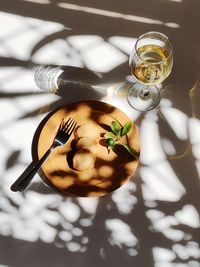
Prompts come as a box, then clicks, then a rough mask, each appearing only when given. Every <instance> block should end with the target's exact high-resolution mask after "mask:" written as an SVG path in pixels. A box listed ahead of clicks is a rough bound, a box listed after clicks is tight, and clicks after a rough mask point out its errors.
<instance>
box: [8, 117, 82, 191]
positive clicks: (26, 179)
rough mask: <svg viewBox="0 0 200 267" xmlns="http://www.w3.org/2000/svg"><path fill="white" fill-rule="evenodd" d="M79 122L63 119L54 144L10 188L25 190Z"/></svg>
mask: <svg viewBox="0 0 200 267" xmlns="http://www.w3.org/2000/svg"><path fill="white" fill-rule="evenodd" d="M76 125H77V123H76V122H75V121H74V120H73V119H72V118H69V119H68V120H67V121H66V122H65V121H64V120H63V119H62V121H61V123H60V125H59V128H58V131H57V133H56V136H55V138H54V140H53V143H52V145H51V146H50V148H49V149H48V150H47V151H46V153H45V154H44V155H43V156H42V157H41V159H40V160H38V161H37V162H32V163H31V164H30V165H29V166H28V167H27V169H26V170H25V171H24V172H23V173H22V174H21V175H20V177H19V178H18V179H17V180H16V181H15V182H14V183H13V184H12V185H11V187H10V189H11V190H12V191H15V192H16V191H20V192H22V191H24V190H25V189H26V187H27V186H28V185H29V183H30V182H31V180H32V179H33V177H34V176H35V174H36V173H37V171H38V170H39V168H40V167H41V166H42V164H43V163H44V161H45V160H46V159H47V157H48V156H49V155H50V153H51V152H52V151H53V150H54V149H55V148H56V147H57V146H61V145H64V144H65V143H66V142H67V141H68V140H69V138H70V136H71V134H72V133H73V131H74V129H75V128H76Z"/></svg>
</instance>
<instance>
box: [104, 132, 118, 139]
mask: <svg viewBox="0 0 200 267" xmlns="http://www.w3.org/2000/svg"><path fill="white" fill-rule="evenodd" d="M104 137H105V138H106V139H108V138H112V139H114V140H115V139H116V135H115V134H114V133H113V132H107V133H105V134H104Z"/></svg>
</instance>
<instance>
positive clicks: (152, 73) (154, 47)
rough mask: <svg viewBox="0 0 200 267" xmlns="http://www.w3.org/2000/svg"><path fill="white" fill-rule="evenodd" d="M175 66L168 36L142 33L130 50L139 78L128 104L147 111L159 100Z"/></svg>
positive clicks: (134, 72)
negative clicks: (161, 85) (161, 91)
mask: <svg viewBox="0 0 200 267" xmlns="http://www.w3.org/2000/svg"><path fill="white" fill-rule="evenodd" d="M172 65H173V51H172V45H171V44H170V41H169V39H168V37H167V36H166V35H164V34H163V33H159V32H147V33H144V34H142V35H141V36H140V37H139V38H138V40H137V41H136V44H135V46H134V48H133V50H132V52H131V55H130V58H129V66H130V68H131V73H132V75H133V76H134V78H135V79H136V82H135V83H133V84H132V85H131V86H130V88H129V92H128V96H127V100H128V103H129V104H130V105H131V106H132V107H133V108H134V109H136V110H139V111H148V110H151V109H153V108H154V107H156V106H157V105H158V104H159V102H160V90H159V89H158V88H157V86H156V85H158V84H161V83H162V82H163V81H164V80H165V79H166V78H167V77H168V75H169V74H170V72H171V69H172Z"/></svg>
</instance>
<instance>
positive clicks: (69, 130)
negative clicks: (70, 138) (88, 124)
mask: <svg viewBox="0 0 200 267" xmlns="http://www.w3.org/2000/svg"><path fill="white" fill-rule="evenodd" d="M76 125H77V123H76V122H75V121H74V120H73V123H72V125H71V126H70V128H68V129H67V134H69V135H71V134H72V132H73V131H74V129H75V128H76Z"/></svg>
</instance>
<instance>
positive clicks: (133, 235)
mask: <svg viewBox="0 0 200 267" xmlns="http://www.w3.org/2000/svg"><path fill="white" fill-rule="evenodd" d="M0 10H1V12H0V114H1V116H0V151H1V153H0V162H1V164H0V170H1V172H0V266H6V267H29V266H30V267H40V266H41V267H44V266H49V267H54V266H58V267H65V266H70V267H101V266H104V267H119V266H120V267H121V266H126V267H129V266H131V267H132V266H136V267H153V266H155V267H186V266H187V267H188V266H189V267H199V266H200V263H199V262H200V247H199V242H200V108H199V103H200V82H199V65H200V53H199V47H200V35H199V25H200V16H199V14H198V12H199V10H200V2H199V1H195V0H192V1H190V2H189V1H185V0H171V1H167V0H162V1H161V0H160V1H159V0H153V1H147V0H146V1H145V0H142V1H136V0H135V1H131V0H124V1H119V0H117V1H114V0H111V1H105V0H103V1H89V0H88V1H80V0H74V1H71V2H66V1H56V0H55V1H53V0H26V1H25V0H24V1H19V0H18V1H17V0H13V1H11V0H2V1H1V4H0ZM150 30H156V31H160V32H163V33H165V34H167V35H168V36H169V37H170V40H171V42H172V44H173V46H174V67H173V71H172V73H171V75H170V77H169V78H168V80H167V81H166V83H165V87H164V86H163V87H164V88H163V89H162V90H161V92H162V100H161V103H160V105H159V106H158V107H157V108H156V109H154V110H152V111H150V112H147V113H139V112H136V111H134V110H133V109H132V108H130V107H129V106H128V104H127V102H126V99H125V98H124V97H119V96H117V95H114V96H113V88H116V85H119V84H121V83H123V82H128V81H129V82H130V81H131V76H130V72H129V68H128V57H129V54H130V51H131V49H132V46H133V44H134V42H135V40H136V38H137V37H138V36H139V35H140V34H142V33H144V32H147V31H150ZM39 64H57V65H68V66H76V67H82V68H87V69H89V70H91V71H95V72H99V73H100V74H102V81H103V82H102V83H103V85H102V84H101V85H99V86H95V87H93V91H90V90H87V89H86V88H85V87H81V86H80V85H79V87H77V86H78V85H77V86H76V88H78V89H76V90H74V91H73V86H69V89H68V91H67V92H66V94H65V97H61V96H59V95H55V94H51V93H48V92H44V91H42V90H40V89H39V88H38V87H37V86H36V85H35V83H34V79H33V76H34V68H33V66H34V65H35V66H36V65H39ZM66 90H67V89H66ZM79 92H80V93H79ZM86 99H96V100H100V101H105V102H108V103H111V104H113V105H115V106H117V107H118V108H121V109H122V110H123V111H124V112H125V113H127V114H128V115H129V116H130V118H131V119H132V120H134V121H135V123H136V125H137V127H138V130H139V131H140V135H141V158H140V165H139V168H138V169H137V171H136V173H135V174H134V175H133V177H131V179H130V182H128V183H126V184H125V185H124V186H123V187H121V188H120V189H118V190H116V191H115V192H113V193H111V194H109V195H107V196H105V197H101V198H95V197H93V198H72V197H66V198H63V197H61V196H60V195H58V194H56V193H55V192H53V191H52V189H50V188H48V187H47V186H45V185H44V184H43V182H42V181H41V179H40V177H39V175H37V176H36V177H35V178H34V180H33V182H32V183H31V185H30V186H29V187H28V188H27V190H26V191H25V192H23V193H19V192H17V193H14V192H12V191H11V190H10V185H11V184H12V183H13V182H14V181H15V179H16V178H17V177H18V176H19V175H20V174H21V173H22V172H23V170H24V169H25V168H26V167H27V166H28V164H29V163H30V162H31V160H32V157H31V145H32V139H33V136H34V133H35V130H36V129H37V127H38V125H39V123H40V122H41V121H42V119H43V118H44V117H45V116H46V115H47V114H48V112H50V111H51V110H53V109H54V108H57V107H59V106H60V105H62V104H63V103H70V102H74V101H78V100H86Z"/></svg>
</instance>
